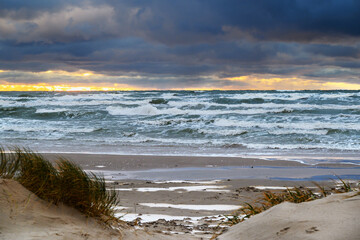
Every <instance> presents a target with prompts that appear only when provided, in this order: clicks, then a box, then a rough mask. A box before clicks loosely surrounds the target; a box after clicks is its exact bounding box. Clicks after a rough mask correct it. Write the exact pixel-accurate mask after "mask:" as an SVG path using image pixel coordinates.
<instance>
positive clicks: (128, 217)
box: [115, 213, 225, 223]
mask: <svg viewBox="0 0 360 240" xmlns="http://www.w3.org/2000/svg"><path fill="white" fill-rule="evenodd" d="M115 217H120V219H121V220H123V221H126V222H131V221H134V220H135V219H136V218H141V222H154V221H157V220H159V219H165V220H166V221H172V220H180V221H181V220H185V221H189V222H192V223H196V222H198V221H200V220H201V219H203V218H209V219H212V220H214V221H215V220H221V219H225V217H224V216H222V215H216V216H200V217H189V216H171V215H164V214H137V213H128V214H126V213H115Z"/></svg>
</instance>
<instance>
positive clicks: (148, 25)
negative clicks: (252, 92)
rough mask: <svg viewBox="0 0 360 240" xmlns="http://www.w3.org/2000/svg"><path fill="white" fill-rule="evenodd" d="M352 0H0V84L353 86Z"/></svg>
mask: <svg viewBox="0 0 360 240" xmlns="http://www.w3.org/2000/svg"><path fill="white" fill-rule="evenodd" d="M359 23H360V1H358V0H256V1H255V0H234V1H232V0H181V1H180V0H171V1H168V0H162V1H161V0H158V1H157V0H102V1H100V0H62V1H58V0H56V1H55V0H31V1H23V0H0V91H1V90H59V91H62V90H74V91H77V90H150V89H154V90H165V89H173V90H180V89H185V90H190V89H198V90H212V89H223V90H241V89H263V90H270V89H271V90H272V89H275V90H301V89H354V90H359V89H360V25H359Z"/></svg>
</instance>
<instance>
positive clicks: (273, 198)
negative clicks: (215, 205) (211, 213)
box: [225, 175, 353, 226]
mask: <svg viewBox="0 0 360 240" xmlns="http://www.w3.org/2000/svg"><path fill="white" fill-rule="evenodd" d="M336 177H337V178H338V181H339V182H340V184H337V185H338V187H337V188H333V189H330V190H326V189H325V187H323V186H321V185H320V184H319V183H317V182H312V183H313V184H314V185H315V186H316V187H317V188H318V193H315V192H313V190H311V189H310V188H307V187H294V188H287V189H286V190H285V191H284V192H273V191H265V192H263V194H262V197H260V198H259V199H257V200H255V201H253V202H252V203H247V202H245V203H244V204H245V206H244V207H243V208H241V209H239V210H238V211H236V212H234V213H233V214H231V215H229V216H226V218H227V221H226V222H225V223H226V224H227V225H230V226H232V225H234V224H237V223H240V222H242V221H244V220H246V219H248V218H250V217H251V216H253V215H256V214H259V213H261V212H263V211H265V210H267V209H269V208H271V207H273V206H275V205H278V204H280V203H282V202H285V201H287V202H292V203H302V202H309V201H312V200H316V199H320V198H323V197H326V196H327V195H329V194H331V193H344V192H350V191H352V190H353V189H352V188H351V186H350V183H348V182H346V181H344V180H343V179H341V178H340V177H339V176H337V175H336ZM339 185H340V186H339Z"/></svg>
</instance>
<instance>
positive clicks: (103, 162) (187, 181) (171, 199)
mask: <svg viewBox="0 0 360 240" xmlns="http://www.w3.org/2000/svg"><path fill="white" fill-rule="evenodd" d="M44 155H45V156H47V157H48V158H49V159H54V158H55V157H56V156H57V154H44ZM61 156H64V157H66V158H69V159H71V160H72V161H74V162H76V163H77V164H79V165H80V166H81V167H83V168H84V169H85V170H89V171H92V172H95V173H97V174H104V176H105V178H106V179H107V185H108V188H109V189H115V190H116V191H118V193H119V198H120V206H118V212H117V214H116V216H118V217H120V219H122V220H124V221H127V222H132V221H135V220H136V219H137V221H136V224H137V226H139V227H140V228H142V229H146V230H147V231H160V232H162V233H166V234H170V235H171V236H174V235H182V234H187V235H189V236H191V237H194V236H195V237H198V238H199V239H200V238H205V239H207V238H211V237H212V236H213V234H214V233H215V232H221V231H223V230H224V229H227V228H228V226H227V225H226V224H222V223H223V222H224V221H225V220H226V217H225V215H231V214H232V213H233V212H234V211H235V210H237V209H239V208H241V207H242V206H243V204H244V203H245V202H252V201H254V199H257V198H258V197H259V196H261V195H262V192H264V191H267V190H272V191H278V192H280V191H284V190H286V188H287V187H288V188H291V187H300V186H304V187H305V186H306V187H310V188H311V187H313V188H314V189H316V186H315V185H314V184H313V183H312V182H311V180H316V181H319V183H320V184H321V185H323V186H327V187H328V188H331V187H334V186H335V185H336V184H337V183H336V181H335V180H336V179H337V178H336V176H335V175H334V174H337V175H339V176H351V177H355V178H356V177H358V176H359V173H360V168H359V167H356V166H353V165H349V164H336V165H335V164H331V165H325V164H322V165H317V166H309V165H305V164H302V163H299V162H294V161H269V160H262V159H254V158H251V159H249V158H234V157H188V156H135V155H133V156H132V155H127V156H122V155H96V154H61ZM331 179H332V180H331ZM219 224H220V225H219Z"/></svg>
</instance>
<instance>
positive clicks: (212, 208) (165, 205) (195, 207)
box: [139, 203, 241, 211]
mask: <svg viewBox="0 0 360 240" xmlns="http://www.w3.org/2000/svg"><path fill="white" fill-rule="evenodd" d="M139 205H142V206H146V207H158V208H177V209H187V210H199V211H201V210H205V211H231V210H236V209H239V208H241V206H239V205H223V204H212V205H191V204H168V203H139Z"/></svg>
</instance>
